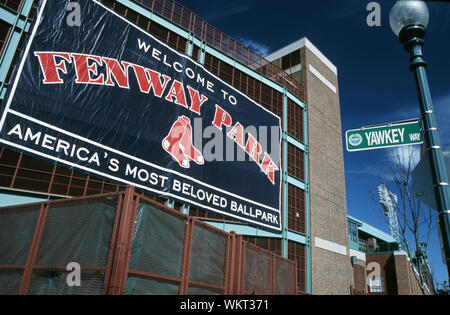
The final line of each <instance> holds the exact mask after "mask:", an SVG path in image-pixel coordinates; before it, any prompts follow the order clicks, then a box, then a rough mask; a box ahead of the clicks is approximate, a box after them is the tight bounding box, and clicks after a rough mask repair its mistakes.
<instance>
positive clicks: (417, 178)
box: [412, 148, 450, 210]
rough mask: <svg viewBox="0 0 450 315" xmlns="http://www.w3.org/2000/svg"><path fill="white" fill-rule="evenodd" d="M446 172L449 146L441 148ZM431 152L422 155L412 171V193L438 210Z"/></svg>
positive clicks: (448, 172)
mask: <svg viewBox="0 0 450 315" xmlns="http://www.w3.org/2000/svg"><path fill="white" fill-rule="evenodd" d="M442 153H443V155H444V161H445V166H446V168H447V174H450V148H444V149H442ZM431 160H432V157H431V152H430V151H428V152H426V153H425V154H423V155H422V157H421V158H420V162H419V163H418V164H417V165H416V167H415V168H414V171H413V172H412V181H413V190H414V195H415V196H416V197H417V198H418V199H419V200H420V201H422V202H423V203H425V204H426V205H428V206H429V207H430V208H432V209H435V210H438V203H437V200H436V192H435V189H434V182H433V175H432V174H433V168H432V166H431Z"/></svg>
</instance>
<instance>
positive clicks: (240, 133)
mask: <svg viewBox="0 0 450 315" xmlns="http://www.w3.org/2000/svg"><path fill="white" fill-rule="evenodd" d="M227 136H228V137H230V138H231V139H233V140H234V141H235V142H236V143H237V144H239V145H240V146H241V147H244V127H243V126H242V125H241V124H240V123H239V122H237V123H236V125H234V127H233V129H231V131H230V132H228V133H227Z"/></svg>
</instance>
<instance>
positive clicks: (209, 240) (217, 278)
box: [189, 225, 227, 285]
mask: <svg viewBox="0 0 450 315" xmlns="http://www.w3.org/2000/svg"><path fill="white" fill-rule="evenodd" d="M226 248H227V238H226V237H225V236H222V235H219V234H217V233H214V232H212V231H210V230H208V229H206V228H204V227H202V226H199V225H196V226H195V228H194V237H193V240H192V256H191V264H190V273H189V279H190V280H193V281H200V282H205V283H211V284H215V285H223V284H224V274H225V257H226Z"/></svg>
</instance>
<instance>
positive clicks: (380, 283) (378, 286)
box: [369, 275, 384, 293]
mask: <svg viewBox="0 0 450 315" xmlns="http://www.w3.org/2000/svg"><path fill="white" fill-rule="evenodd" d="M369 286H370V292H372V293H381V292H384V276H383V275H378V276H373V277H372V278H370V281H369Z"/></svg>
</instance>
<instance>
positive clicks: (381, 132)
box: [345, 120, 423, 152]
mask: <svg viewBox="0 0 450 315" xmlns="http://www.w3.org/2000/svg"><path fill="white" fill-rule="evenodd" d="M345 136H346V140H347V141H346V142H347V151H350V152H352V151H362V150H372V149H382V148H390V147H398V146H404V145H412V144H421V143H422V142H423V135H422V129H421V126H420V121H418V120H416V121H408V122H399V123H391V124H386V125H379V126H375V127H366V128H361V129H355V130H349V131H347V132H346V133H345Z"/></svg>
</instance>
